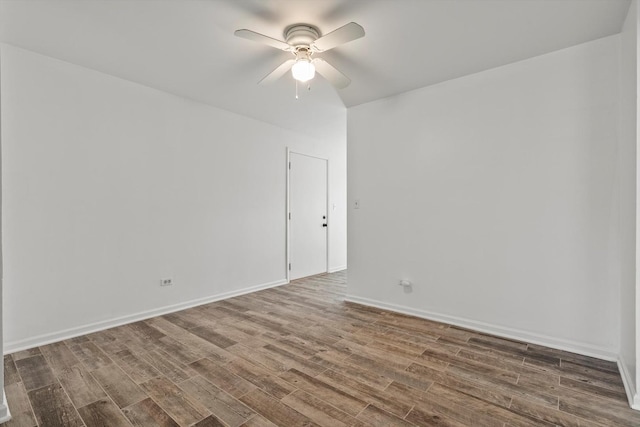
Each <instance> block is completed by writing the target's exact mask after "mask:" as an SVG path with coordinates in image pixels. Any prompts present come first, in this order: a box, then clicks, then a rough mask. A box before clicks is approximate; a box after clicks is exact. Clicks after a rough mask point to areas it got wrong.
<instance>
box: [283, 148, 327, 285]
mask: <svg viewBox="0 0 640 427" xmlns="http://www.w3.org/2000/svg"><path fill="white" fill-rule="evenodd" d="M289 161H290V165H289V168H290V170H289V213H290V218H289V232H290V239H289V245H290V246H289V262H290V266H289V269H290V270H291V271H290V273H289V278H290V279H291V280H293V279H299V278H300V277H307V276H312V275H314V274H319V273H326V272H327V227H328V222H327V161H326V160H324V159H319V158H317V157H311V156H305V155H304V154H297V153H291V154H290V155H289Z"/></svg>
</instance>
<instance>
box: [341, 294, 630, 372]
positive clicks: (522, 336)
mask: <svg viewBox="0 0 640 427" xmlns="http://www.w3.org/2000/svg"><path fill="white" fill-rule="evenodd" d="M345 301H348V302H353V303H356V304H362V305H367V306H371V307H376V308H381V309H384V310H389V311H395V312H397V313H402V314H408V315H410V316H416V317H421V318H423V319H429V320H435V321H437V322H442V323H448V324H450V325H454V326H460V327H462V328H467V329H472V330H475V331H479V332H484V333H488V334H492V335H496V336H499V337H503V338H508V339H514V340H519V341H525V342H528V343H532V344H538V345H543V346H545V347H551V348H555V349H558V350H564V351H569V352H572V353H578V354H582V355H584V356H590V357H596V358H598V359H603V360H608V361H611V362H615V361H617V360H618V354H617V353H616V352H615V351H613V350H612V349H609V348H606V347H600V346H594V345H591V344H584V343H579V342H576V341H570V340H565V339H562V338H556V337H550V336H547V335H540V334H535V333H531V332H526V331H522V330H519V329H513V328H505V327H503V326H498V325H492V324H490V323H484V322H478V321H476V320H471V319H465V318H462V317H457V316H450V315H448V314H441V313H434V312H431V311H427V310H418V309H415V308H411V307H406V306H402V305H396V304H389V303H386V302H382V301H377V300H372V299H368V298H361V297H358V296H355V295H347V296H346V297H345Z"/></svg>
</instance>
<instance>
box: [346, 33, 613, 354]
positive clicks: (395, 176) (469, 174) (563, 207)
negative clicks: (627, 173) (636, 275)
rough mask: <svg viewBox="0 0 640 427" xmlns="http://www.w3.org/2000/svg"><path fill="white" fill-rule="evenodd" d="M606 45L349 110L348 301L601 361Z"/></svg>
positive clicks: (606, 303) (607, 306)
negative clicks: (409, 287) (408, 286)
mask: <svg viewBox="0 0 640 427" xmlns="http://www.w3.org/2000/svg"><path fill="white" fill-rule="evenodd" d="M617 53H618V36H613V37H608V38H605V39H600V40H597V41H594V42H590V43H587V44H583V45H579V46H576V47H572V48H569V49H565V50H561V51H557V52H554V53H550V54H547V55H543V56H540V57H536V58H532V59H529V60H525V61H522V62H518V63H514V64H511V65H507V66H504V67H500V68H497V69H493V70H489V71H486V72H482V73H478V74H475V75H471V76H468V77H463V78H460V79H456V80H452V81H448V82H445V83H442V84H438V85H435V86H431V87H427V88H422V89H419V90H415V91H411V92H408V93H405V94H401V95H398V96H394V97H390V98H387V99H383V100H380V101H376V102H372V103H369V104H364V105H361V106H357V107H354V108H350V109H349V110H348V112H347V116H348V118H347V140H348V146H347V153H348V154H347V157H348V162H347V163H348V170H349V178H348V198H349V203H350V204H351V206H350V207H349V212H348V226H349V229H348V241H349V246H348V259H349V284H348V293H349V298H350V299H351V300H353V301H359V302H364V303H368V304H374V305H379V306H384V307H388V308H392V309H398V310H403V311H406V312H410V313H413V314H417V315H422V316H427V317H432V318H437V319H441V320H445V321H449V322H452V323H457V324H461V325H466V326H469V327H473V328H476V329H480V330H486V331H490V332H493V333H498V334H502V335H506V336H513V337H518V338H522V339H527V340H529V341H534V342H541V343H544V344H546V345H551V346H555V347H560V348H569V349H572V350H574V351H580V352H582V353H586V354H593V355H599V356H603V357H609V358H613V357H615V355H617V350H618V346H619V341H618V340H619V334H618V331H619V308H620V296H619V287H618V284H617V282H613V283H612V282H611V280H610V276H611V275H612V269H613V260H612V258H611V249H612V248H611V246H613V244H614V243H615V240H614V238H613V237H614V235H613V233H614V232H615V228H614V225H615V220H616V212H615V211H614V210H613V203H614V200H613V193H614V191H613V190H614V186H615V166H616V160H617V156H616V142H617V131H618V119H617V92H618V87H617V81H618V61H617ZM356 199H358V200H359V201H360V205H361V207H360V209H357V210H356V209H354V208H353V203H354V201H355V200H356ZM402 278H406V279H409V280H411V281H413V282H414V287H413V292H412V293H404V292H403V290H402V288H401V287H399V286H397V282H398V280H399V279H402Z"/></svg>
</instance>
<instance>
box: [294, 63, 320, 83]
mask: <svg viewBox="0 0 640 427" xmlns="http://www.w3.org/2000/svg"><path fill="white" fill-rule="evenodd" d="M291 74H293V78H294V79H296V80H298V81H299V82H306V81H309V80H311V79H312V78H313V77H314V76H315V75H316V67H315V66H314V65H313V64H312V63H311V61H310V60H308V59H298V60H297V61H296V63H295V64H293V67H291Z"/></svg>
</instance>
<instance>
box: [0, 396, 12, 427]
mask: <svg viewBox="0 0 640 427" xmlns="http://www.w3.org/2000/svg"><path fill="white" fill-rule="evenodd" d="M10 419H11V412H10V411H9V404H8V403H7V393H5V392H4V391H3V392H2V405H0V424H2V423H6V422H7V421H9V420H10Z"/></svg>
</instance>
